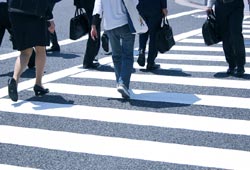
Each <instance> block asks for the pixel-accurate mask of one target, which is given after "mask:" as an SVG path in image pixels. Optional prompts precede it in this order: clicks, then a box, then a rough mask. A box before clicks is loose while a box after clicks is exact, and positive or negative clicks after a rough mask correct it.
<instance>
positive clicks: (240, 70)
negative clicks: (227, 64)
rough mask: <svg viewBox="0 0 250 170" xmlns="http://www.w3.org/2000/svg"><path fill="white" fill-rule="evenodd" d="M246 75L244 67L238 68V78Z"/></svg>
mask: <svg viewBox="0 0 250 170" xmlns="http://www.w3.org/2000/svg"><path fill="white" fill-rule="evenodd" d="M244 73H245V69H244V67H238V68H237V70H236V73H235V75H236V76H237V77H242V76H243V75H244Z"/></svg>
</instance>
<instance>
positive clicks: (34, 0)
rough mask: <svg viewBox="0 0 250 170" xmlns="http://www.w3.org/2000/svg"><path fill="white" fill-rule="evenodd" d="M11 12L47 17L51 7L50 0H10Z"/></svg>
mask: <svg viewBox="0 0 250 170" xmlns="http://www.w3.org/2000/svg"><path fill="white" fill-rule="evenodd" d="M8 2H9V11H10V12H22V13H25V14H28V15H34V16H39V17H45V15H46V12H47V10H48V7H49V1H48V0H9V1H8Z"/></svg>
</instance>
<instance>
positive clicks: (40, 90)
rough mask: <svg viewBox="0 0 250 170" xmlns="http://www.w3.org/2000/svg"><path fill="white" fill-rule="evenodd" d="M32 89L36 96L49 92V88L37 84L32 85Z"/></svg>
mask: <svg viewBox="0 0 250 170" xmlns="http://www.w3.org/2000/svg"><path fill="white" fill-rule="evenodd" d="M33 90H34V92H35V95H36V96H43V95H45V94H46V93H49V89H45V88H43V87H41V86H39V85H37V84H36V85H35V86H34V88H33Z"/></svg>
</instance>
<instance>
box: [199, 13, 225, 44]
mask: <svg viewBox="0 0 250 170" xmlns="http://www.w3.org/2000/svg"><path fill="white" fill-rule="evenodd" d="M202 36H203V39H204V42H205V44H206V45H208V46H209V45H213V44H217V43H218V42H220V41H221V37H220V36H219V33H218V27H217V23H216V17H215V14H214V12H213V11H212V12H211V13H210V14H208V16H207V19H206V21H205V22H204V23H203V25H202Z"/></svg>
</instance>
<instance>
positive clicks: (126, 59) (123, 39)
mask: <svg viewBox="0 0 250 170" xmlns="http://www.w3.org/2000/svg"><path fill="white" fill-rule="evenodd" d="M107 35H108V37H109V39H110V44H111V47H112V60H113V63H114V69H115V76H116V82H117V84H124V85H125V86H126V87H127V88H128V89H129V84H130V77H131V74H132V71H133V63H134V41H135V35H134V34H132V33H131V32H130V29H129V26H128V25H124V26H121V27H118V28H114V29H112V30H107Z"/></svg>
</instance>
